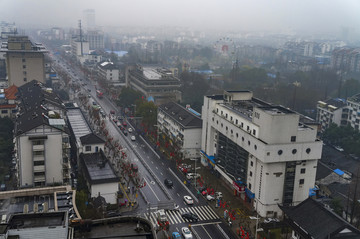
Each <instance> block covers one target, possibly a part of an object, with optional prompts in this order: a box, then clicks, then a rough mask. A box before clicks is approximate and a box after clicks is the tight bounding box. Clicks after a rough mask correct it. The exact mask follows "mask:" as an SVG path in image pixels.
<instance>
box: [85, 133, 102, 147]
mask: <svg viewBox="0 0 360 239" xmlns="http://www.w3.org/2000/svg"><path fill="white" fill-rule="evenodd" d="M80 141H81V144H82V145H85V144H104V143H105V141H104V140H103V139H102V138H100V137H99V136H97V135H96V134H94V133H90V134H87V135H84V136H82V137H80Z"/></svg>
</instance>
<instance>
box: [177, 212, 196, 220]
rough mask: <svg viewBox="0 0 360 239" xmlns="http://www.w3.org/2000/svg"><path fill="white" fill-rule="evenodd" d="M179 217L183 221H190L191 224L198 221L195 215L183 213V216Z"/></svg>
mask: <svg viewBox="0 0 360 239" xmlns="http://www.w3.org/2000/svg"><path fill="white" fill-rule="evenodd" d="M181 217H182V218H183V219H187V220H189V221H192V222H197V221H199V217H198V216H197V215H196V214H194V213H191V212H184V213H183V214H181Z"/></svg>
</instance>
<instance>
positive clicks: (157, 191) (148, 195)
mask: <svg viewBox="0 0 360 239" xmlns="http://www.w3.org/2000/svg"><path fill="white" fill-rule="evenodd" d="M60 65H61V66H62V67H64V69H65V70H67V71H68V72H69V73H70V75H71V77H72V78H73V79H74V80H75V81H77V82H78V83H80V84H81V85H82V92H83V93H84V94H90V96H91V98H90V100H91V101H95V102H97V104H98V105H100V106H101V108H102V110H103V111H104V112H105V113H106V115H107V116H106V118H105V122H106V126H107V129H108V131H109V134H110V135H111V136H112V137H113V138H114V140H118V141H119V143H120V145H121V146H122V147H123V148H125V149H126V154H127V157H128V159H129V160H130V161H131V162H133V163H136V164H137V165H138V168H139V174H140V175H141V177H143V178H144V180H145V181H146V186H145V187H144V188H142V189H141V191H142V193H143V195H144V199H145V201H147V202H148V203H150V204H147V205H146V204H145V205H139V208H138V209H137V214H139V215H141V216H143V217H145V218H148V219H149V220H150V221H152V222H153V223H154V224H156V212H155V211H156V206H157V204H158V203H161V202H169V201H171V200H173V201H174V202H175V203H176V204H177V205H179V207H180V209H179V211H167V212H166V214H167V217H168V220H169V222H170V230H169V233H170V234H171V232H174V231H178V232H180V233H181V228H182V227H185V226H188V225H189V224H191V230H192V232H193V234H194V237H195V238H230V237H229V236H228V234H229V228H228V227H227V226H226V225H225V224H224V223H223V222H222V220H221V219H220V217H219V216H218V215H217V214H216V213H215V212H214V211H213V210H212V209H211V207H210V206H209V205H208V202H207V201H206V200H204V199H203V198H202V197H201V198H200V199H197V198H196V197H195V195H194V194H195V193H194V189H193V188H192V189H191V188H189V187H188V186H186V185H184V183H183V182H184V180H185V177H184V175H182V174H181V173H180V172H178V171H177V169H176V168H175V167H174V164H173V163H172V162H170V161H169V160H167V159H164V158H162V157H161V156H160V155H158V154H157V153H156V152H155V151H154V150H153V148H152V147H151V146H150V145H149V144H148V143H147V142H146V141H145V140H144V139H143V137H142V136H141V135H138V134H137V133H136V132H135V131H134V132H133V133H131V134H130V133H129V134H128V136H125V135H124V134H123V133H122V132H121V131H120V129H119V128H118V127H117V126H116V124H115V123H114V122H113V121H112V119H111V118H110V117H109V116H110V110H115V112H116V114H115V115H119V114H120V112H119V110H118V109H117V107H116V106H115V105H114V104H113V103H112V102H111V101H109V99H107V98H106V97H104V98H102V99H99V98H97V97H96V92H95V91H96V88H98V87H97V85H96V83H94V82H89V81H86V80H85V77H84V76H83V75H82V73H81V72H80V70H79V69H74V68H73V67H70V66H68V65H65V64H64V63H60ZM79 79H83V81H82V82H84V83H81V82H80V81H79ZM85 83H86V84H85ZM125 120H126V119H125ZM126 122H127V123H128V127H131V128H134V127H133V126H132V125H131V123H130V122H129V121H127V120H126ZM131 135H134V136H135V137H136V140H135V141H131V140H130V136H131ZM165 179H170V180H172V181H173V187H171V188H168V187H166V186H165V185H164V180H165ZM185 195H189V196H191V197H192V198H193V199H194V205H191V206H188V205H186V204H185V202H184V200H183V197H184V196H185ZM149 205H150V208H152V210H149ZM185 212H192V213H194V214H196V215H198V217H199V221H198V222H194V223H192V222H189V221H188V220H186V219H183V218H182V217H181V214H182V213H185ZM209 235H211V237H209Z"/></svg>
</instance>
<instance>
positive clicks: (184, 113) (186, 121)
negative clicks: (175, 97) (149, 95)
mask: <svg viewBox="0 0 360 239" xmlns="http://www.w3.org/2000/svg"><path fill="white" fill-rule="evenodd" d="M159 108H160V109H161V110H162V111H163V112H164V113H166V114H167V115H168V116H169V117H170V118H172V119H173V120H174V121H176V122H177V123H179V124H180V125H182V126H183V127H185V128H201V127H202V120H201V118H200V117H198V116H196V115H195V114H193V113H192V112H191V111H189V110H187V109H185V108H184V107H182V106H181V105H179V104H177V103H175V102H168V103H165V104H162V105H160V106H159Z"/></svg>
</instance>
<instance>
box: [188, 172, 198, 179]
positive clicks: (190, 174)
mask: <svg viewBox="0 0 360 239" xmlns="http://www.w3.org/2000/svg"><path fill="white" fill-rule="evenodd" d="M186 178H187V179H189V180H190V179H194V178H195V179H197V178H200V174H198V173H188V174H186Z"/></svg>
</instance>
